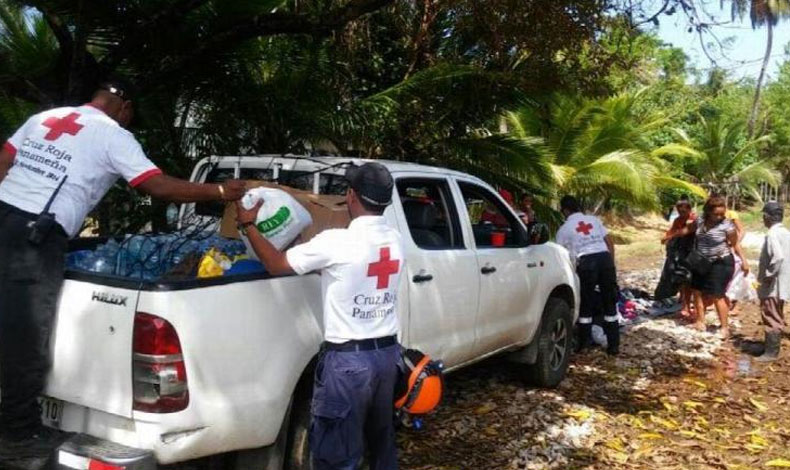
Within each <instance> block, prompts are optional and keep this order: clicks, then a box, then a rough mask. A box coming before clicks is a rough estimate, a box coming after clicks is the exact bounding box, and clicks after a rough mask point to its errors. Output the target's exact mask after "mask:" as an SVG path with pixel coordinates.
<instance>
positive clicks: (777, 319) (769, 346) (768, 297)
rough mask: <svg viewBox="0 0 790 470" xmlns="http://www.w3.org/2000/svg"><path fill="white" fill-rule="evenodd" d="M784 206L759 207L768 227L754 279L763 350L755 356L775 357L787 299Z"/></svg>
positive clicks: (789, 277) (788, 239) (789, 274)
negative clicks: (760, 312) (761, 326)
mask: <svg viewBox="0 0 790 470" xmlns="http://www.w3.org/2000/svg"><path fill="white" fill-rule="evenodd" d="M783 218H784V208H783V207H782V206H781V205H780V204H779V203H777V202H768V203H766V204H765V207H763V223H764V224H765V226H766V227H768V233H767V234H766V235H765V243H763V249H762V251H761V252H760V267H759V269H758V275H757V280H758V281H759V282H760V286H759V288H758V289H757V296H758V297H759V298H760V310H761V311H762V317H763V325H765V350H764V352H763V354H762V356H760V357H758V358H757V360H758V361H760V362H770V361H775V360H776V358H777V357H779V347H780V344H781V341H782V331H783V330H784V328H785V318H784V311H783V310H784V304H785V300H788V299H790V231H788V230H787V229H786V228H785V226H784V225H782V219H783Z"/></svg>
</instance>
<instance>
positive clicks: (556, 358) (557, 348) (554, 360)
mask: <svg viewBox="0 0 790 470" xmlns="http://www.w3.org/2000/svg"><path fill="white" fill-rule="evenodd" d="M567 337H568V329H567V328H566V327H565V322H564V321H563V320H562V319H561V318H558V319H557V321H556V322H554V328H552V329H551V369H552V370H557V369H559V368H560V366H561V365H562V363H563V361H564V360H565V354H566V352H567V349H568V346H567V344H566V343H567Z"/></svg>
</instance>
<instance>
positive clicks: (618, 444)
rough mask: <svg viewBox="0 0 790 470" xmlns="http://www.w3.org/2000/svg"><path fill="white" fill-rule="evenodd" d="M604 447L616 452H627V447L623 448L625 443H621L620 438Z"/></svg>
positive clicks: (610, 441) (611, 440)
mask: <svg viewBox="0 0 790 470" xmlns="http://www.w3.org/2000/svg"><path fill="white" fill-rule="evenodd" d="M604 445H605V446H606V447H608V448H610V449H612V450H616V451H617V452H625V447H623V441H621V440H620V438H619V437H615V438H614V439H609V440H608V441H606V442H605V443H604Z"/></svg>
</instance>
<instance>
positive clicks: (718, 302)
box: [665, 196, 749, 339]
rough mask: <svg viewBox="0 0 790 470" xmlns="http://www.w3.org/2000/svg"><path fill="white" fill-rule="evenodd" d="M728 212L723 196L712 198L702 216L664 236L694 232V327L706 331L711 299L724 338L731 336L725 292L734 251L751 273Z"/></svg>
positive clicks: (745, 271) (746, 270)
mask: <svg viewBox="0 0 790 470" xmlns="http://www.w3.org/2000/svg"><path fill="white" fill-rule="evenodd" d="M726 211H727V208H726V205H725V202H724V198H722V197H719V196H714V197H711V198H709V199H708V200H707V201H706V202H705V206H704V208H703V214H702V216H701V217H699V218H698V219H697V220H696V221H695V222H694V223H692V224H689V225H688V226H687V227H685V228H683V229H682V230H680V231H678V232H675V233H673V234H671V235H669V236H668V237H665V239H666V240H672V239H674V238H677V237H680V236H686V235H688V234H690V233H693V234H695V240H694V252H695V253H694V254H696V255H698V259H697V260H695V261H694V263H693V264H692V265H690V266H689V268H690V269H691V272H692V276H691V287H692V289H693V290H692V295H693V296H694V309H695V317H696V318H695V324H694V327H695V328H696V329H698V330H701V331H702V330H705V302H709V303H711V304H713V305H714V306H715V308H716V312H717V313H718V315H719V322H720V323H721V329H720V330H719V334H720V336H721V338H722V339H726V338H728V337H729V335H730V330H729V327H728V323H727V321H728V317H729V305H728V303H727V298H726V297H725V292H726V291H727V285H728V284H729V282H730V279H731V278H732V275H733V271H734V269H735V260H734V256H733V253H735V255H736V256H738V257H739V258H740V260H741V263H742V266H741V269H742V270H743V272H744V274H748V272H749V263H748V262H747V261H746V258H745V257H744V255H743V251H742V250H741V244H740V242H739V241H738V232H737V230H736V228H735V225H734V224H733V223H732V221H731V220H729V219H727V218H726V217H725V214H726ZM687 260H688V259H687Z"/></svg>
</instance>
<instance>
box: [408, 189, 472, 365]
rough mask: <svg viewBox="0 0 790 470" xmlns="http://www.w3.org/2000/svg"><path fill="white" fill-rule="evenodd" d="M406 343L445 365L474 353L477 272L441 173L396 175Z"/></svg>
mask: <svg viewBox="0 0 790 470" xmlns="http://www.w3.org/2000/svg"><path fill="white" fill-rule="evenodd" d="M396 186H397V192H398V196H399V198H398V199H399V201H398V202H396V204H397V205H399V206H400V207H401V210H400V211H399V215H398V217H399V218H400V219H402V220H399V225H400V226H401V227H408V231H407V230H403V231H402V234H403V243H404V249H405V252H406V259H407V263H406V273H405V274H406V276H407V282H408V285H409V288H408V289H409V320H408V330H409V343H410V346H413V347H416V348H419V349H420V350H423V351H425V352H427V353H429V354H430V355H431V356H433V357H435V358H438V359H442V360H443V361H444V362H445V364H446V365H447V366H448V367H452V366H454V365H457V364H460V363H463V362H464V361H466V360H469V359H471V358H473V357H474V343H475V316H476V314H477V300H478V299H477V296H478V290H479V275H478V269H477V259H476V255H475V252H474V251H473V250H472V248H471V246H469V243H468V242H467V241H465V240H464V237H463V231H462V229H461V224H460V219H459V214H458V208H457V207H456V204H455V201H454V197H453V192H452V191H451V189H450V184H449V182H448V180H447V179H446V178H444V177H430V178H426V177H421V176H420V177H418V176H415V177H398V178H397V179H396Z"/></svg>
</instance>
